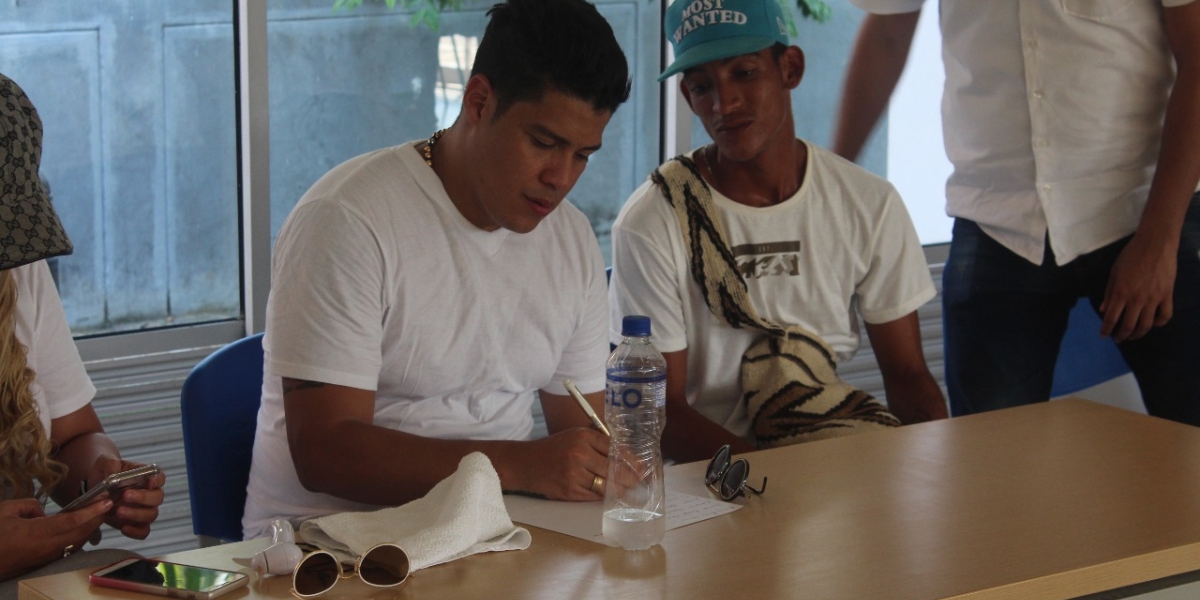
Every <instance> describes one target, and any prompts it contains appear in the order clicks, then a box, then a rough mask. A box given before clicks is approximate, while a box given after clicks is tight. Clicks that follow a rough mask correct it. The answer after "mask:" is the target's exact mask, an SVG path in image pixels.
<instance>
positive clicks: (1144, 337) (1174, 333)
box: [834, 0, 1200, 425]
mask: <svg viewBox="0 0 1200 600" xmlns="http://www.w3.org/2000/svg"><path fill="white" fill-rule="evenodd" d="M852 1H853V2H854V3H855V4H857V5H858V6H859V7H861V8H863V9H865V10H867V11H869V12H870V13H871V14H869V15H868V16H867V17H866V19H865V20H864V21H863V24H862V28H861V30H860V31H859V35H858V41H857V43H856V46H855V50H854V55H853V57H852V59H851V65H850V69H849V75H848V76H847V81H846V85H845V91H844V94H843V98H842V108H841V115H840V117H839V120H838V123H839V126H838V130H837V133H836V138H835V140H836V141H835V144H834V148H835V151H836V152H837V153H839V154H841V155H842V156H845V157H847V158H853V157H855V156H857V154H858V152H859V150H860V149H861V148H862V145H863V143H864V140H865V139H866V137H867V135H868V134H869V133H870V131H871V129H872V128H873V127H874V125H875V122H876V121H877V120H878V118H879V115H880V114H881V113H882V111H883V109H884V107H885V106H886V104H887V101H888V98H889V97H890V96H891V93H892V90H893V88H894V87H895V84H896V81H897V79H898V78H899V74H900V72H901V70H902V69H903V67H904V63H905V62H906V57H907V54H908V49H909V46H910V45H911V42H912V37H913V31H914V29H915V27H916V24H917V19H918V17H919V15H920V12H919V11H920V10H921V7H922V5H923V0H852ZM939 8H940V21H941V28H942V55H943V57H944V62H945V65H946V87H945V92H944V97H943V101H942V120H943V130H944V136H945V143H946V153H947V154H948V155H949V157H950V161H951V162H952V163H953V164H954V173H953V174H952V175H951V176H950V180H949V181H948V182H947V184H946V197H947V213H949V215H950V216H952V217H955V223H954V229H953V239H952V242H951V246H950V256H949V258H948V260H947V263H946V269H945V273H944V275H943V278H944V285H943V289H942V296H943V307H944V313H943V315H944V324H945V327H944V329H945V346H946V385H947V387H948V390H949V393H950V403H951V408H952V412H953V413H954V414H959V415H961V414H970V413H975V412H980V411H985V410H992V409H997V408H1004V407H1008V406H1017V405H1022V404H1027V403H1030V402H1037V401H1044V400H1047V399H1048V397H1049V394H1050V389H1051V382H1052V377H1053V372H1054V361H1055V357H1056V356H1057V353H1058V347H1059V344H1060V342H1061V340H1062V337H1063V333H1064V332H1065V330H1066V326H1067V315H1068V313H1069V312H1070V310H1071V307H1072V306H1074V305H1075V303H1076V301H1077V300H1078V298H1080V297H1087V298H1088V299H1089V300H1090V301H1091V304H1092V306H1093V307H1094V308H1095V309H1096V311H1097V313H1098V314H1099V315H1100V316H1101V318H1102V326H1101V329H1100V331H1099V332H1097V335H1105V336H1112V339H1113V340H1114V341H1116V342H1117V343H1118V344H1117V347H1118V348H1119V349H1120V351H1121V353H1122V355H1123V356H1124V357H1125V361H1126V362H1127V363H1128V364H1129V367H1130V369H1131V370H1132V371H1133V373H1134V375H1135V376H1136V378H1137V382H1138V386H1139V387H1140V388H1141V392H1142V398H1143V400H1144V401H1145V404H1146V409H1147V411H1148V412H1149V413H1150V414H1152V415H1156V416H1160V417H1164V418H1168V419H1172V420H1175V421H1181V422H1184V423H1190V424H1193V425H1200V354H1198V353H1196V352H1195V351H1194V349H1193V345H1194V342H1195V340H1196V339H1197V338H1200V258H1198V257H1197V251H1198V250H1200V195H1196V194H1195V192H1196V191H1197V189H1198V188H1200V186H1198V185H1197V183H1198V181H1200V2H1195V1H1193V0H1019V1H1012V2H941V3H940V5H939Z"/></svg>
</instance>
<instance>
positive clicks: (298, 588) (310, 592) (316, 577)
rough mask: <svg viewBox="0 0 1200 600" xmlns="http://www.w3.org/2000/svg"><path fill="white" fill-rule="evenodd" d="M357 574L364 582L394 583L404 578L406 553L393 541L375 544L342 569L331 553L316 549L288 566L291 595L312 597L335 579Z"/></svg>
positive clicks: (397, 583)
mask: <svg viewBox="0 0 1200 600" xmlns="http://www.w3.org/2000/svg"><path fill="white" fill-rule="evenodd" d="M356 574H357V575H358V577H359V579H362V580H363V582H364V583H366V584H367V585H371V586H375V587H381V588H386V587H395V586H397V585H400V584H401V583H404V581H405V580H406V579H408V553H407V552H405V551H404V549H403V548H401V547H400V546H397V545H395V544H379V545H377V546H373V547H371V549H369V550H367V551H366V552H363V553H362V556H359V557H358V560H356V561H354V570H353V571H352V572H350V573H345V572H344V569H343V568H342V563H341V561H339V560H338V559H337V558H336V557H334V555H332V554H330V553H328V552H326V551H324V550H317V551H315V552H310V553H308V554H307V555H305V557H304V558H302V559H300V562H299V563H297V564H296V568H295V569H293V570H292V595H293V596H296V597H297V598H312V597H313V596H319V595H321V594H324V593H325V592H328V591H329V590H332V589H333V586H335V585H337V582H338V580H340V579H346V578H350V577H354V576H355V575H356Z"/></svg>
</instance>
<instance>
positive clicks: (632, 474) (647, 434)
mask: <svg viewBox="0 0 1200 600" xmlns="http://www.w3.org/2000/svg"><path fill="white" fill-rule="evenodd" d="M621 335H622V336H624V337H625V339H624V340H622V341H621V345H620V346H617V349H616V350H614V351H613V353H612V355H611V356H609V357H608V365H607V367H608V369H607V371H608V381H607V384H606V385H605V407H604V420H605V422H606V423H608V429H609V431H610V432H611V433H612V439H611V442H610V445H609V448H608V483H607V484H606V485H605V492H604V524H603V532H604V539H605V540H606V541H607V542H608V543H609V544H612V545H615V546H621V547H622V548H625V549H626V550H641V549H644V548H649V547H651V546H653V545H655V544H658V543H661V542H662V539H663V534H664V533H666V529H667V519H666V513H667V506H666V495H665V491H664V488H663V460H662V446H661V444H660V440H661V438H662V431H663V426H664V425H666V405H667V361H666V360H664V359H663V355H662V353H660V352H659V351H658V350H655V349H654V346H652V345H650V317H644V316H640V315H632V316H627V317H625V318H624V319H623V321H622V323H621Z"/></svg>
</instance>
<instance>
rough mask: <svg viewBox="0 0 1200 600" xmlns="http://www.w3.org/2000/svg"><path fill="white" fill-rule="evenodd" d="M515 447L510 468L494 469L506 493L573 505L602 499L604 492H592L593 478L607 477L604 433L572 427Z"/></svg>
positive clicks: (498, 465) (606, 447) (606, 442)
mask: <svg viewBox="0 0 1200 600" xmlns="http://www.w3.org/2000/svg"><path fill="white" fill-rule="evenodd" d="M516 446H517V447H518V448H519V449H516V448H514V450H516V451H515V452H514V453H513V454H512V456H511V459H510V460H511V461H512V462H511V464H509V465H505V466H504V467H502V466H501V465H500V464H497V465H496V467H497V470H498V471H500V481H501V485H502V486H503V487H504V491H505V492H509V493H519V494H529V495H534V496H539V497H545V498H549V499H551V500H571V501H576V502H590V501H594V500H601V499H603V498H604V489H603V488H601V489H600V491H598V492H597V491H595V490H593V489H592V483H593V481H595V478H596V476H600V477H601V478H604V477H606V476H607V473H608V437H607V436H605V435H604V434H603V433H600V432H599V431H596V430H595V429H591V428H585V427H575V428H572V429H567V430H565V431H560V432H558V433H556V434H554V435H551V436H549V437H545V438H542V439H539V440H533V441H531V442H524V443H520V444H517V445H516ZM493 462H496V460H495V459H494V458H493ZM505 467H507V468H505ZM506 471H507V472H506Z"/></svg>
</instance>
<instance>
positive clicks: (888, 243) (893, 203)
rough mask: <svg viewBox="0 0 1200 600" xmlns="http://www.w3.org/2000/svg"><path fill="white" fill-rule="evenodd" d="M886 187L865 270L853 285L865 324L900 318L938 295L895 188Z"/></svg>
mask: <svg viewBox="0 0 1200 600" xmlns="http://www.w3.org/2000/svg"><path fill="white" fill-rule="evenodd" d="M888 187H889V190H888V198H887V203H886V205H885V206H884V210H883V212H882V213H881V214H880V215H879V220H878V228H877V230H876V231H875V235H874V240H873V242H872V244H871V249H870V251H869V254H868V260H869V261H870V262H869V263H868V265H867V273H866V275H865V276H864V277H863V278H862V280H861V281H859V282H858V284H857V285H856V286H855V294H856V295H857V296H858V309H859V312H861V313H862V316H863V320H865V321H866V322H868V323H877V324H878V323H887V322H888V321H894V320H896V319H899V318H900V317H903V316H905V315H907V314H909V313H911V312H913V311H914V310H917V309H918V308H920V307H921V305H923V304H925V303H926V302H928V301H930V300H931V299H933V297H934V296H936V295H937V289H936V288H934V286H933V278H932V277H930V275H929V265H928V264H926V262H925V252H924V250H923V249H922V248H921V241H920V239H918V238H917V231H916V229H915V228H914V227H913V224H912V219H911V218H910V217H909V216H908V210H907V209H905V207H904V202H903V201H901V200H900V195H899V194H897V193H896V191H895V189H894V188H891V186H888Z"/></svg>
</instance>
